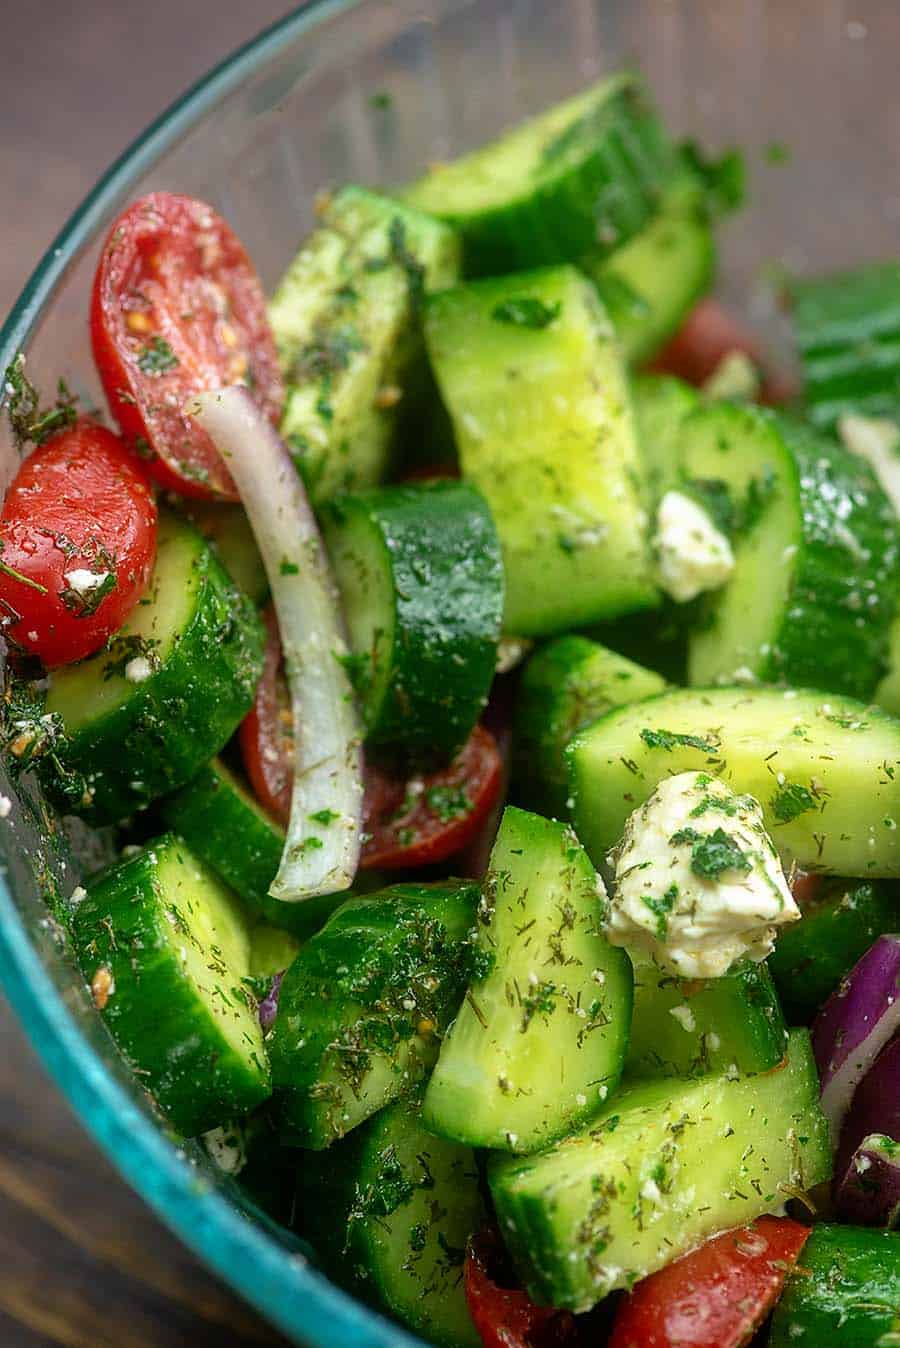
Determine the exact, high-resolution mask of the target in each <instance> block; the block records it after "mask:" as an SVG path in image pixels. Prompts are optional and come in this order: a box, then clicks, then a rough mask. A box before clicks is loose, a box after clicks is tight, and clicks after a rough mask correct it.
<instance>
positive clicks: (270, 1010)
mask: <svg viewBox="0 0 900 1348" xmlns="http://www.w3.org/2000/svg"><path fill="white" fill-rule="evenodd" d="M283 978H284V970H283V969H282V971H281V973H280V974H275V975H274V976H273V978H272V982H271V983H270V984H269V991H268V992H267V993H266V995H265V997H263V999H262V1001H261V1002H260V1004H259V1008H258V1009H259V1023H260V1025H261V1026H262V1028H263V1030H264V1031H268V1030H271V1028H272V1026H273V1025H274V1024H275V1017H276V1016H277V1015H278V999H279V997H280V996H281V982H282V979H283Z"/></svg>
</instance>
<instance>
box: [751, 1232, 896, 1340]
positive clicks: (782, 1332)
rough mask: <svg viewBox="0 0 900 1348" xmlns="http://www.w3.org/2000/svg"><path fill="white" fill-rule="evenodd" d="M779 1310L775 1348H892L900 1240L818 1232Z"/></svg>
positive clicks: (883, 1234) (774, 1330)
mask: <svg viewBox="0 0 900 1348" xmlns="http://www.w3.org/2000/svg"><path fill="white" fill-rule="evenodd" d="M800 1263H801V1264H802V1265H803V1269H804V1273H805V1276H804V1277H802V1278H800V1277H795V1278H788V1280H787V1282H786V1284H785V1289H784V1291H783V1293H782V1294H781V1299H780V1301H779V1302H778V1304H777V1305H776V1307H775V1315H774V1318H773V1320H772V1329H771V1334H770V1337H769V1348H796V1345H797V1344H798V1343H804V1344H809V1345H810V1348H813V1345H815V1348H818V1345H820V1344H821V1345H822V1348H825V1345H832V1344H834V1345H836V1348H837V1346H839V1348H888V1345H890V1344H894V1343H896V1342H897V1336H898V1334H900V1234H897V1233H896V1232H893V1231H878V1230H873V1229H870V1228H869V1227H860V1226H833V1225H830V1224H828V1223H821V1224H820V1225H818V1226H814V1227H813V1229H812V1232H811V1234H810V1237H809V1240H808V1241H807V1242H806V1244H805V1245H804V1247H803V1253H802V1255H801V1257H800Z"/></svg>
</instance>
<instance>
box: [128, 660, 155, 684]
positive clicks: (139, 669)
mask: <svg viewBox="0 0 900 1348" xmlns="http://www.w3.org/2000/svg"><path fill="white" fill-rule="evenodd" d="M152 673H153V666H152V665H151V663H150V661H149V660H148V659H147V657H146V655H136V656H135V657H134V659H133V660H129V661H128V663H127V664H126V666H125V677H126V679H127V680H128V682H129V683H146V682H147V680H148V679H149V678H150V675H151V674H152Z"/></svg>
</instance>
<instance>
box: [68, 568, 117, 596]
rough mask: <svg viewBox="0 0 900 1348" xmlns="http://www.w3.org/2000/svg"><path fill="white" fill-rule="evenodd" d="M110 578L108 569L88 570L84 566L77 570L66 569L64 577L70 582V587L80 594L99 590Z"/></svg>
mask: <svg viewBox="0 0 900 1348" xmlns="http://www.w3.org/2000/svg"><path fill="white" fill-rule="evenodd" d="M108 578H109V572H108V571H87V570H85V569H84V568H83V567H79V568H78V569H76V570H75V571H66V572H65V573H64V576H63V579H64V580H66V581H68V583H69V589H70V590H74V591H75V593H76V594H80V595H86V594H90V592H91V590H98V589H99V588H100V586H101V585H102V584H103V583H104V581H105V580H107V579H108Z"/></svg>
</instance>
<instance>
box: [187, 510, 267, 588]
mask: <svg viewBox="0 0 900 1348" xmlns="http://www.w3.org/2000/svg"><path fill="white" fill-rule="evenodd" d="M178 509H179V511H180V512H181V513H182V514H183V515H184V516H185V517H186V518H187V519H188V520H189V521H190V522H191V524H193V526H194V528H195V529H197V530H198V531H199V532H200V533H201V534H202V535H203V537H204V538H205V539H206V541H207V543H209V544H210V545H211V546H212V548H213V551H214V552H215V553H216V555H217V556H218V558H219V560H220V561H221V563H222V565H223V566H224V568H225V570H226V571H227V572H228V574H229V576H230V577H231V579H232V580H233V581H234V583H235V585H236V586H237V587H238V589H239V590H242V591H243V593H244V594H245V595H247V597H248V599H252V600H253V602H254V604H256V605H261V604H264V603H265V602H266V600H267V599H268V597H269V578H268V576H267V575H266V568H265V567H264V566H263V560H262V557H260V555H259V548H258V547H257V546H256V539H255V538H254V537H253V530H252V529H251V528H250V521H249V520H248V519H247V512H246V511H245V510H244V507H243V506H240V505H227V504H226V503H224V502H222V501H188V500H184V501H181V502H179V506H178Z"/></svg>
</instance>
